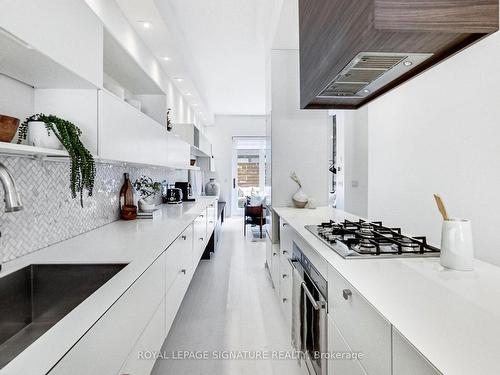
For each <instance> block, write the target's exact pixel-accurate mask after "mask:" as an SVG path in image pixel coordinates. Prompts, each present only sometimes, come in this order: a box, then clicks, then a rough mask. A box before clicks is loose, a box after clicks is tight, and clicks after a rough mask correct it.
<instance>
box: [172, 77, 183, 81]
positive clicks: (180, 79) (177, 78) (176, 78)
mask: <svg viewBox="0 0 500 375" xmlns="http://www.w3.org/2000/svg"><path fill="white" fill-rule="evenodd" d="M174 79H175V80H176V81H177V82H182V81H184V78H182V77H175V78H174Z"/></svg>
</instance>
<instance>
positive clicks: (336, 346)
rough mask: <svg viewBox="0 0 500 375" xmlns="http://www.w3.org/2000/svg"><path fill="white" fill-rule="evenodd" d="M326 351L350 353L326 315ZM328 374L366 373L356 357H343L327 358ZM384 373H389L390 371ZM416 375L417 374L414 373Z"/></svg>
mask: <svg viewBox="0 0 500 375" xmlns="http://www.w3.org/2000/svg"><path fill="white" fill-rule="evenodd" d="M328 352H329V353H352V351H351V348H350V347H349V345H347V343H346V341H345V340H344V338H343V337H342V334H341V333H340V331H339V329H338V328H337V326H336V324H335V323H334V321H333V319H331V318H330V317H328ZM327 366H328V375H367V374H366V372H365V370H364V369H363V367H361V365H360V363H359V362H358V360H356V359H351V358H348V359H346V358H344V359H338V358H336V359H333V358H330V359H329V360H328V365H327ZM385 375H391V373H390V371H389V372H388V373H386V374H385ZM415 375H417V374H415Z"/></svg>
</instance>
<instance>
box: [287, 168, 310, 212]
mask: <svg viewBox="0 0 500 375" xmlns="http://www.w3.org/2000/svg"><path fill="white" fill-rule="evenodd" d="M290 178H291V179H292V180H293V181H294V182H295V183H296V184H297V185H299V190H297V192H296V193H295V194H294V195H293V196H292V202H293V204H294V205H295V207H297V208H304V207H305V206H306V205H307V202H308V201H309V197H308V196H307V194H306V193H304V192H303V191H302V184H301V183H300V179H299V177H298V176H297V174H296V173H295V172H292V174H291V175H290Z"/></svg>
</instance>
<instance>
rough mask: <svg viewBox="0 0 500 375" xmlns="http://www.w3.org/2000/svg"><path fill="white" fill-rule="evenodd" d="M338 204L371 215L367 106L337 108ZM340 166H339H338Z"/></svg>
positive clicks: (346, 209)
mask: <svg viewBox="0 0 500 375" xmlns="http://www.w3.org/2000/svg"><path fill="white" fill-rule="evenodd" d="M335 113H336V116H337V142H338V145H339V148H338V150H337V171H338V172H337V203H338V204H337V207H338V208H341V209H344V210H345V211H347V212H351V213H353V214H355V215H358V216H361V217H367V216H368V107H366V106H365V107H363V108H361V109H360V110H358V111H337V112H335ZM338 167H340V170H339V168H338Z"/></svg>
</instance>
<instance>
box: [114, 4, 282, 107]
mask: <svg viewBox="0 0 500 375" xmlns="http://www.w3.org/2000/svg"><path fill="white" fill-rule="evenodd" d="M117 1H118V3H119V5H120V6H121V7H122V10H123V11H124V13H125V14H126V15H127V17H128V18H129V20H130V21H131V23H133V22H135V23H136V24H137V21H138V20H145V21H149V19H143V18H141V17H144V16H146V14H144V12H143V11H142V9H141V8H142V3H143V2H142V1H136V0H117ZM153 1H154V4H155V8H156V12H157V14H155V15H152V14H149V17H150V18H155V20H154V22H158V17H159V18H161V19H162V20H163V24H164V25H161V28H162V29H163V27H164V26H166V28H167V29H168V33H165V32H163V33H162V34H158V35H156V34H155V28H157V25H155V24H153V28H152V29H151V30H148V34H149V35H148V34H146V35H144V36H145V37H146V40H145V42H146V44H148V46H149V48H150V49H151V50H152V51H153V53H154V54H155V55H157V56H169V57H171V61H169V62H168V63H166V64H165V65H166V71H167V73H168V74H169V75H171V76H175V75H174V74H177V75H181V74H182V76H183V77H184V78H186V82H185V83H183V84H184V85H186V90H189V91H190V92H195V93H196V95H197V96H199V97H200V98H199V99H200V100H201V101H202V102H204V103H205V104H206V106H207V110H208V111H209V112H211V113H214V114H233V115H263V114H265V92H266V69H265V67H266V56H267V54H268V53H269V51H270V48H271V43H272V39H273V36H274V33H275V29H276V26H277V23H278V19H279V15H280V11H281V5H282V3H283V1H285V2H286V1H289V0H153ZM145 3H149V1H145ZM134 20H135V21H134ZM167 34H168V35H167ZM148 38H149V39H150V40H148ZM162 38H163V39H162ZM176 64H177V65H176ZM176 72H179V73H176ZM193 99H195V98H193Z"/></svg>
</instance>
